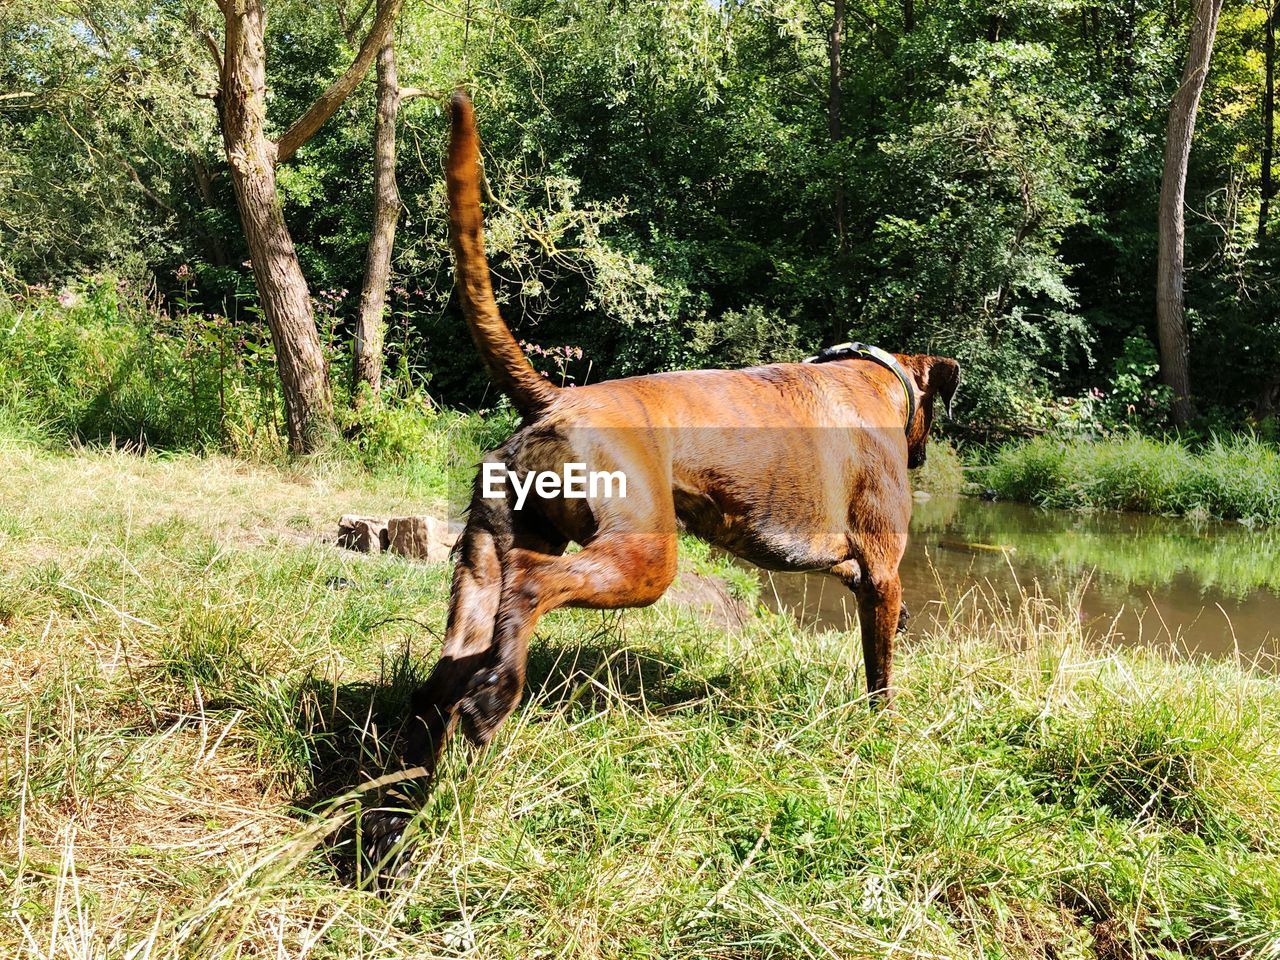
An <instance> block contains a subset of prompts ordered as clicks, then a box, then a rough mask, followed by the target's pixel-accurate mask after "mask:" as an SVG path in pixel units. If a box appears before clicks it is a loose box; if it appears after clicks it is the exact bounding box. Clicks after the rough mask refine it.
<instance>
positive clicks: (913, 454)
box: [894, 353, 960, 470]
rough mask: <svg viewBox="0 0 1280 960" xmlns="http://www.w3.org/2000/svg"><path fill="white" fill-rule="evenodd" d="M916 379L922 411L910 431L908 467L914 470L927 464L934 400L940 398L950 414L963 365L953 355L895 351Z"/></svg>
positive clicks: (899, 360) (908, 434)
mask: <svg viewBox="0 0 1280 960" xmlns="http://www.w3.org/2000/svg"><path fill="white" fill-rule="evenodd" d="M894 356H895V357H897V358H898V362H899V363H901V364H902V365H903V367H905V368H906V370H907V372H908V373H910V374H911V378H912V379H913V380H915V383H916V388H917V389H918V391H919V394H918V397H917V400H918V402H919V410H918V411H917V413H916V416H915V420H913V421H912V423H911V426H910V429H909V430H908V431H907V466H908V467H910V468H911V469H912V470H914V469H915V468H916V467H922V466H924V461H925V457H926V449H925V448H926V447H927V446H928V444H929V428H930V427H932V426H933V401H934V399H935V398H937V397H941V398H942V400H943V402H944V403H946V405H947V416H948V417H950V416H951V401H952V400H953V399H954V398H955V395H956V388H957V387H958V386H960V364H958V363H956V362H955V361H954V360H952V359H951V358H950V357H933V356H929V355H928V354H923V353H897V354H894Z"/></svg>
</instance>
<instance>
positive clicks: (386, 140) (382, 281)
mask: <svg viewBox="0 0 1280 960" xmlns="http://www.w3.org/2000/svg"><path fill="white" fill-rule="evenodd" d="M399 110H400V85H399V82H398V80H397V77H396V52H395V41H394V40H393V39H392V38H391V36H388V37H387V40H386V42H385V43H383V45H382V49H381V50H379V51H378V116H377V119H376V120H375V121H374V125H373V226H372V230H371V231H370V234H369V249H368V253H367V255H366V258H365V266H364V289H363V290H361V292H360V311H359V313H358V314H357V315H356V326H355V336H354V341H353V344H352V352H351V397H352V402H353V403H354V404H356V405H357V406H359V404H360V397H361V395H362V390H361V387H362V385H367V386H368V388H369V391H370V392H371V393H372V394H373V395H374V396H376V395H377V394H378V391H379V390H381V388H382V341H383V332H384V330H385V327H386V324H385V322H384V320H383V312H384V310H385V309H386V303H387V285H388V284H389V283H390V280H391V252H392V249H393V247H394V246H395V239H396V223H397V221H398V220H399V219H400V191H399V189H398V187H397V185H396V114H397V113H398V112H399Z"/></svg>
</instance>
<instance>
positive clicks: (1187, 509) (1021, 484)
mask: <svg viewBox="0 0 1280 960" xmlns="http://www.w3.org/2000/svg"><path fill="white" fill-rule="evenodd" d="M984 483H985V484H986V485H988V486H990V487H992V488H993V489H994V490H995V491H996V492H997V493H998V494H999V495H1000V496H1002V497H1004V498H1007V499H1010V500H1024V501H1027V502H1030V503H1038V504H1041V505H1042V506H1048V507H1066V508H1070V509H1085V508H1097V509H1105V510H1133V511H1139V512H1145V513H1167V514H1184V515H1189V516H1197V515H1199V516H1207V517H1222V518H1226V519H1239V520H1245V521H1249V522H1259V523H1280V450H1277V449H1276V447H1275V446H1274V445H1273V444H1269V443H1266V442H1265V441H1262V440H1258V439H1255V438H1252V437H1248V436H1239V437H1232V438H1230V439H1220V438H1215V439H1213V440H1212V441H1210V442H1209V443H1208V444H1206V445H1204V446H1203V447H1202V448H1200V449H1198V450H1193V449H1191V448H1190V447H1188V446H1187V445H1186V444H1185V443H1182V442H1180V441H1177V440H1155V439H1150V438H1146V437H1140V436H1137V435H1130V436H1127V437H1124V438H1120V439H1113V440H1110V441H1107V442H1093V441H1089V440H1064V439H1060V438H1055V437H1042V438H1038V439H1035V440H1031V441H1028V442H1026V443H1021V444H1014V445H1010V446H1007V447H1005V448H1003V449H1001V450H1000V451H999V452H998V454H997V455H996V458H995V461H994V463H993V464H992V465H991V467H990V468H989V470H988V471H987V473H986V474H985V478H984Z"/></svg>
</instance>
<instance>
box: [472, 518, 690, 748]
mask: <svg viewBox="0 0 1280 960" xmlns="http://www.w3.org/2000/svg"><path fill="white" fill-rule="evenodd" d="M668 529H673V525H669V526H668ZM503 559H504V562H503V580H502V599H501V603H500V606H499V610H498V617H497V624H496V627H495V630H494V637H493V645H492V648H491V650H492V656H491V659H490V660H489V661H488V662H486V663H485V664H484V665H483V666H481V667H480V668H479V669H476V670H474V672H473V673H472V675H471V677H470V678H469V680H468V682H467V691H466V694H465V696H464V697H463V698H462V700H461V701H460V702H459V704H458V713H459V716H460V719H461V722H462V726H463V730H464V732H465V733H466V735H467V738H468V739H469V740H471V741H472V742H473V743H476V744H478V745H484V744H487V743H488V742H489V741H490V740H491V739H492V738H493V735H494V733H495V732H496V731H497V728H498V726H499V725H500V724H501V723H502V721H503V720H505V719H506V718H507V716H508V715H509V714H510V713H511V711H512V710H514V709H515V707H516V705H517V704H518V703H519V702H520V695H521V691H522V690H523V688H524V680H525V663H526V659H527V655H528V647H529V639H530V637H531V636H532V635H533V630H534V627H535V626H536V625H537V622H538V619H539V618H540V617H541V616H542V615H543V614H545V613H547V612H549V611H551V610H554V609H556V608H558V607H565V606H574V607H589V608H592V609H615V608H619V607H642V606H647V605H648V604H650V603H653V602H654V601H655V600H657V599H658V598H659V597H661V596H662V594H663V593H664V592H665V591H666V589H667V587H668V586H670V584H671V581H672V580H673V579H674V578H675V573H676V537H675V534H674V533H631V534H620V533H614V534H602V535H600V536H599V537H597V538H596V539H594V540H592V541H591V542H590V543H589V544H587V545H586V547H584V548H583V550H582V551H581V552H579V553H575V554H570V555H567V556H549V555H547V554H544V553H537V552H534V551H530V550H525V549H520V548H516V549H513V550H512V551H511V552H510V554H508V555H507V556H505V557H504V558H503Z"/></svg>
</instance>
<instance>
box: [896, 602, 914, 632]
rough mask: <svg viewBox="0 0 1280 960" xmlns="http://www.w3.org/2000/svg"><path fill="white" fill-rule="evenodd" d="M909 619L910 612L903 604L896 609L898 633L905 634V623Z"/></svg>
mask: <svg viewBox="0 0 1280 960" xmlns="http://www.w3.org/2000/svg"><path fill="white" fill-rule="evenodd" d="M910 619H911V611H910V610H908V609H907V605H906V604H905V603H904V604H902V605H901V606H900V607H899V608H898V632H899V633H906V632H907V621H908V620H910Z"/></svg>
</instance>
